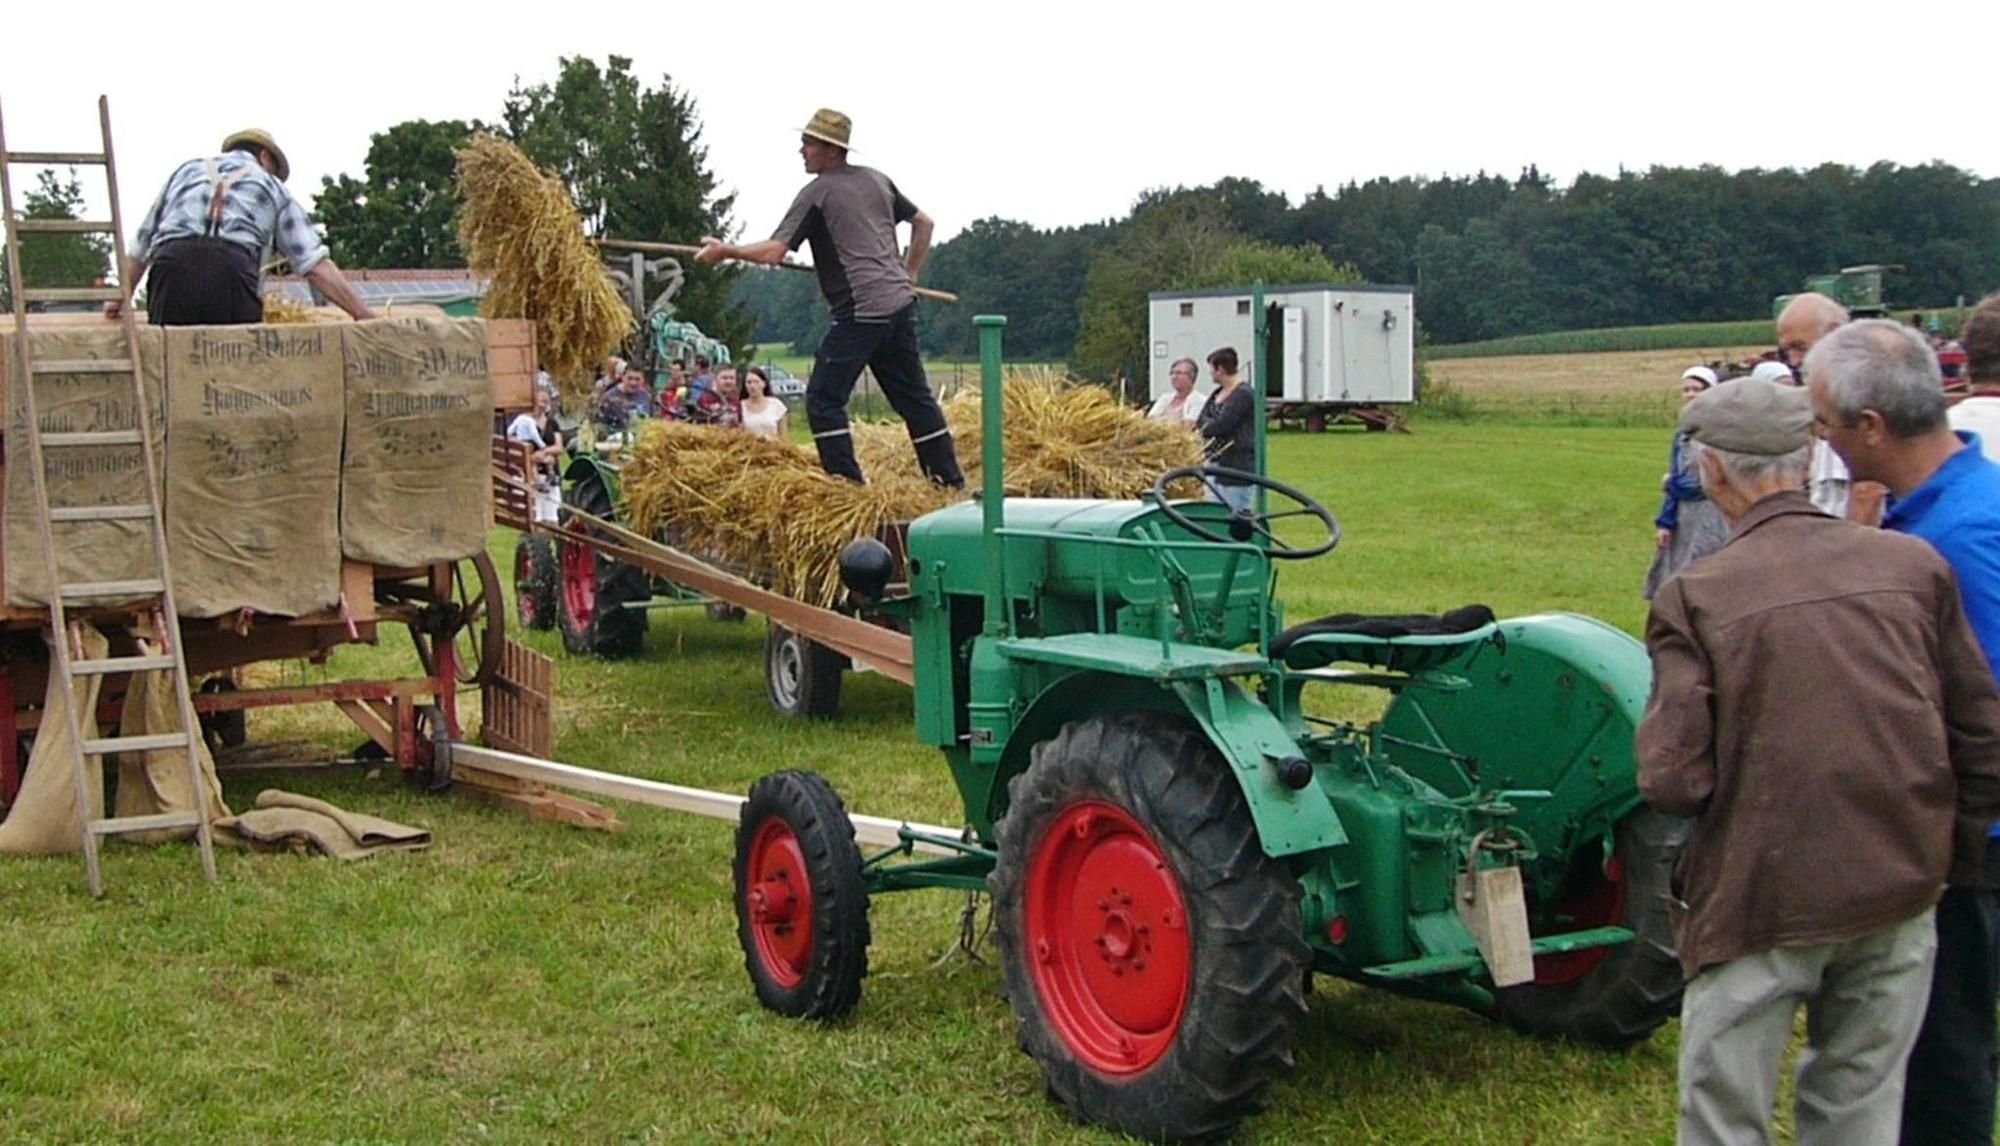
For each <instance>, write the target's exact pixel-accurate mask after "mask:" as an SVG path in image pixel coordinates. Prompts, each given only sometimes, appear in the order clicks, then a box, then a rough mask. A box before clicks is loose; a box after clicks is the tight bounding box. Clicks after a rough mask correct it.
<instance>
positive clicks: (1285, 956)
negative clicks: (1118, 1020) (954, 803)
mask: <svg viewBox="0 0 2000 1146" xmlns="http://www.w3.org/2000/svg"><path fill="white" fill-rule="evenodd" d="M1008 793H1009V799H1010V807H1009V811H1008V813H1007V815H1006V816H1005V817H1004V818H1003V819H1002V820H1001V821H1000V823H999V825H998V827H997V832H998V837H999V840H998V843H999V853H1000V858H999V862H998V863H997V865H996V866H995V868H994V870H993V873H992V875H990V876H989V877H988V879H987V886H988V890H989V891H990V892H991V893H992V895H993V902H994V919H995V932H996V934H997V936H998V939H999V949H1000V962H1001V972H1002V981H1003V986H1004V990H1005V993H1006V995H1007V998H1008V1001H1009V1003H1010V1004H1011V1005H1012V1007H1013V1010H1014V1016H1015V1019H1016V1029H1017V1039H1018V1042H1019V1044H1020V1047H1021V1049H1022V1050H1023V1051H1024V1052H1026V1053H1027V1054H1028V1055H1029V1056H1030V1057H1032V1058H1033V1059H1034V1060H1035V1061H1036V1062H1037V1063H1038V1064H1040V1065H1041V1067H1042V1073H1043V1080H1044V1083H1045V1085H1046V1087H1047V1089H1048V1093H1049V1094H1050V1096H1051V1097H1053V1098H1054V1099H1055V1100H1056V1101H1058V1102H1060V1103H1061V1104H1063V1106H1065V1107H1066V1108H1067V1109H1068V1110H1069V1112H1070V1113H1071V1115H1072V1116H1073V1117H1076V1118H1078V1119H1079V1120H1082V1121H1088V1122H1094V1123H1098V1124H1101V1125H1105V1126H1109V1127H1111V1128H1112V1129H1115V1130H1119V1131H1123V1132H1124V1133H1127V1134H1132V1135H1136V1136H1138V1137H1141V1138H1145V1139H1149V1140H1155V1141H1188V1140H1204V1139H1211V1138H1216V1137H1220V1136H1224V1135H1227V1134H1229V1133H1230V1132H1231V1131H1233V1130H1234V1129H1235V1128H1236V1127H1237V1125H1238V1124H1239V1123H1241V1122H1242V1120H1243V1119H1245V1118H1247V1117H1249V1116H1250V1115H1252V1114H1254V1113H1256V1112H1257V1111H1258V1110H1260V1109H1261V1108H1262V1106H1263V1100H1264V1095H1265V1092H1266V1091H1267V1090H1268V1088H1269V1087H1270V1085H1271V1083H1272V1082H1273V1081H1274V1080H1276V1079H1278V1078H1279V1077H1281V1076H1283V1075H1285V1074H1286V1073H1288V1072H1289V1071H1290V1070H1291V1069H1292V1066H1293V1057H1292V1042H1293V1038H1294V1036H1295V1034H1296V1032H1297V1028H1298V1026H1299V1024H1300V1022H1301V1021H1302V1020H1303V1018H1304V1017H1305V1014H1306V1005H1305V999H1304V986H1303V984H1304V980H1305V970H1306V967H1307V966H1308V965H1309V961H1310V956H1309V952H1308V949H1307V946H1306V942H1305V938H1304V936H1303V933H1302V931H1301V927H1302V923H1301V916H1300V898H1301V892H1300V888H1299V885H1298V882H1297V880H1296V879H1294V878H1293V876H1292V874H1291V873H1290V871H1289V870H1287V869H1286V868H1285V866H1284V865H1283V864H1282V863H1281V862H1279V861H1277V860H1274V859H1272V858H1271V857H1269V856H1267V855H1265V854H1264V851H1263V847H1262V845H1261V844H1260V843H1259V842H1258V838H1257V832H1256V825H1255V823H1254V822H1253V821H1252V819H1251V816H1250V810H1249V806H1248V805H1247V804H1246V803H1245V801H1244V799H1243V794H1242V792H1241V790H1240V789H1239V788H1238V787H1237V784H1236V781H1235V779H1234V778H1233V777H1232V776H1231V775H1230V774H1229V771H1228V767H1227V765H1226V763H1225V762H1224V761H1223V760H1222V758H1221V756H1220V755H1219V754H1218V753H1217V752H1216V751H1215V749H1214V747H1213V746H1212V745H1210V744H1209V743H1208V741H1207V740H1206V739H1205V737H1203V735H1202V734H1201V733H1199V732H1198V731H1197V730H1195V729H1194V728H1192V727H1191V726H1189V725H1187V724H1185V723H1183V722H1182V721H1179V720H1176V719H1174V718H1172V717H1169V716H1165V715H1163V714H1158V713H1121V714H1116V715H1109V716H1095V717H1090V718H1088V719H1085V720H1081V721H1076V722H1074V723H1071V724H1068V725H1065V726H1064V727H1063V728H1062V729H1061V730H1060V731H1059V732H1057V734H1056V735H1055V737H1054V738H1053V739H1051V740H1049V741H1047V742H1045V743H1043V744H1041V745H1038V746H1037V747H1036V748H1035V751H1034V762H1033V764H1031V765H1030V767H1029V768H1028V769H1027V770H1026V771H1024V772H1022V773H1021V774H1020V775H1018V776H1016V777H1014V778H1013V780H1012V781H1011V783H1010V785H1009V788H1008ZM1082 796H1093V797H1096V798H1101V799H1107V800H1109V801H1110V802H1112V803H1115V804H1117V805H1119V806H1121V807H1123V808H1125V809H1126V810H1127V811H1128V812H1129V813H1130V814H1131V815H1133V816H1134V817H1135V818H1136V819H1138V820H1139V821H1140V822H1141V823H1142V824H1145V825H1146V826H1147V827H1148V829H1149V830H1150V831H1152V832H1153V833H1154V834H1155V838H1156V840H1157V841H1158V843H1159V846H1160V847H1161V849H1162V850H1163V851H1164V852H1165V853H1166V855H1167V857H1168V861H1169V863H1170V864H1171V865H1172V867H1173V869H1174V872H1175V874H1176V876H1177V877H1178V878H1179V880H1180V884H1181V893H1182V896H1183V899H1184V902H1185V905H1186V908H1187V913H1188V919H1189V923H1190V926H1191V927H1192V928H1193V935H1192V938H1193V940H1194V942H1193V945H1192V952H1193V960H1194V970H1193V975H1194V988H1193V992H1192V993H1191V994H1190V996H1189V999H1188V1002H1187V1008H1188V1009H1187V1012H1186V1014H1185V1015H1184V1017H1183V1020H1182V1023H1181V1026H1180V1029H1179V1032H1178V1034H1177V1036H1176V1040H1175V1042H1174V1044H1173V1045H1172V1046H1170V1047H1169V1048H1168V1050H1167V1051H1166V1053H1165V1054H1164V1055H1163V1056H1162V1057H1161V1058H1160V1059H1159V1061H1157V1062H1156V1063H1154V1064H1153V1065H1152V1066H1151V1067H1149V1068H1148V1069H1147V1070H1146V1071H1144V1072H1142V1073H1140V1074H1137V1075H1133V1076H1129V1077H1122V1078H1113V1077H1108V1076H1105V1075H1102V1074H1100V1073H1098V1072H1097V1071H1095V1070H1092V1069H1091V1068H1089V1067H1088V1066H1086V1065H1084V1064H1082V1063H1080V1062H1078V1061H1077V1060H1076V1059H1075V1058H1074V1057H1073V1056H1072V1055H1071V1054H1070V1052H1069V1050H1068V1048H1067V1047H1066V1046H1065V1045H1064V1043H1063V1042H1062V1039H1061V1037H1060V1036H1059V1035H1058V1034H1057V1033H1056V1032H1055V1031H1054V1029H1053V1028H1052V1027H1050V1026H1049V1024H1048V1023H1047V1022H1046V1020H1045V1019H1044V1017H1043V1014H1042V1011H1041V1008H1040V1002H1039V999H1038V998H1037V995H1036V991H1035V988H1034V982H1033V977H1032V973H1031V972H1030V970H1029V968H1028V967H1027V965H1026V960H1025V959H1024V958H1023V957H1022V942H1023V939H1022V922H1023V911H1024V904H1023V893H1024V889H1025V886H1026V875H1027V872H1026V858H1027V857H1028V856H1030V855H1032V854H1033V844H1034V842H1035V840H1036V839H1037V837H1038V835H1039V829H1040V827H1041V826H1042V825H1045V824H1047V823H1048V822H1049V821H1050V819H1051V818H1053V817H1054V816H1055V815H1056V814H1057V813H1058V812H1059V811H1060V810H1061V809H1062V808H1063V807H1065V806H1067V804H1068V803H1070V802H1071V801H1073V800H1074V799H1076V798H1078V797H1082Z"/></svg>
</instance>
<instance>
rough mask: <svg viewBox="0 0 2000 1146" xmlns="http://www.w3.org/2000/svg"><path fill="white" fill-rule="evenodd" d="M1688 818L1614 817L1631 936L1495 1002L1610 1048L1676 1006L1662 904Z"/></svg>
mask: <svg viewBox="0 0 2000 1146" xmlns="http://www.w3.org/2000/svg"><path fill="white" fill-rule="evenodd" d="M1687 831H1688V822H1687V821H1686V820H1683V819H1679V818H1677V817H1674V816H1667V815H1663V814H1661V813H1659V812H1654V811H1651V810H1649V809H1643V808H1642V809H1640V810H1638V811H1635V812H1633V813H1631V814H1630V815H1628V816H1626V817H1625V818H1624V819H1623V820H1621V821H1619V824H1618V827H1617V838H1616V848H1617V854H1618V858H1619V862H1620V863H1621V864H1623V865H1624V868H1625V877H1626V880H1627V886H1626V893H1625V904H1626V907H1625V918H1624V920H1623V924H1624V926H1626V927H1629V928H1631V929H1632V931H1633V932H1634V935H1635V938H1634V939H1633V940H1632V942H1630V943H1627V944H1624V945H1623V946H1620V947H1614V948H1612V949H1611V951H1610V952H1609V953H1607V954H1606V955H1605V957H1604V960H1603V961H1602V962H1600V963H1599V964H1598V965H1597V966H1596V967H1594V968H1592V969H1591V970H1590V972H1589V973H1588V974H1586V975H1584V976H1583V977H1582V978H1579V979H1577V980H1576V981H1574V982H1571V983H1564V984H1560V985H1547V986H1543V985H1537V984H1525V985H1523V986H1519V987H1510V988H1508V989H1506V990H1503V991H1500V992H1498V993H1497V994H1496V1001H1495V1010H1496V1011H1497V1012H1498V1015H1499V1017H1500V1018H1501V1020H1502V1021H1504V1022H1505V1023H1506V1024H1507V1025H1508V1026H1511V1027H1513V1028H1514V1029H1516V1030H1519V1031H1522V1032H1524V1033H1526V1034H1531V1035H1538V1036H1542V1037H1549V1038H1563V1039H1569V1040H1572V1041H1575V1042H1580V1043H1588V1044H1590V1045H1593V1046H1599V1047H1605V1048H1608V1049H1613V1050H1616V1049H1621V1048H1624V1047H1629V1046H1632V1045H1633V1044H1635V1043H1640V1042H1644V1041H1645V1040H1646V1039H1647V1038H1649V1037H1651V1035H1652V1034H1653V1032H1654V1031H1656V1030H1658V1029H1660V1027H1661V1026H1662V1025H1663V1024H1665V1023H1666V1021H1667V1020H1668V1019H1670V1018H1672V1017H1674V1016H1675V1015H1676V1014H1678V1013H1680V1005H1681V988H1682V985H1683V980H1682V971H1681V964H1680V955H1679V952H1678V949H1677V948H1676V946H1675V943H1674V929H1673V921H1672V919H1671V918H1670V917H1669V915H1668V911H1667V904H1668V901H1669V899H1670V897H1671V891H1670V881H1671V879H1672V875H1673V867H1674V862H1675V861H1676V860H1677V859H1678V858H1679V856H1680V850H1681V846H1682V844H1684V843H1685V842H1686V840H1687Z"/></svg>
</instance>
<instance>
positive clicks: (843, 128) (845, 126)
mask: <svg viewBox="0 0 2000 1146" xmlns="http://www.w3.org/2000/svg"><path fill="white" fill-rule="evenodd" d="M853 130H854V121H853V120H851V119H849V118H847V117H846V116H844V115H842V114H840V113H839V112H837V111H835V110H833V109H832V108H830V107H823V108H820V109H819V110H818V111H816V112H814V113H813V117H812V122H811V123H808V124H806V125H805V126H804V127H802V128H800V129H799V132H800V133H801V134H803V135H810V136H812V137H813V138H814V139H817V140H819V141H820V142H821V143H831V144H833V145H834V146H835V147H838V148H840V149H841V150H842V151H846V150H847V149H848V147H847V136H848V133H850V132H852V131H853Z"/></svg>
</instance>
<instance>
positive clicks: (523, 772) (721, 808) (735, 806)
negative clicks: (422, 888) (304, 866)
mask: <svg viewBox="0 0 2000 1146" xmlns="http://www.w3.org/2000/svg"><path fill="white" fill-rule="evenodd" d="M451 753H452V773H453V775H456V774H457V773H458V770H459V769H460V768H461V767H466V768H475V769H479V770H481V771H485V772H492V773H497V774H499V775H502V776H512V777H514V778H516V779H521V780H532V781H534V782H536V783H540V784H547V785H548V786H549V787H551V788H567V789H570V790H571V791H576V792H585V793H588V794H590V795H593V796H604V797H607V798H609V799H613V800H629V801H631V802H632V803H635V804H645V805H647V806H649V807H654V808H667V809H670V810H672V811H676V812H691V813H693V814H695V815H697V816H708V817H710V818H711V819H718V820H736V819H738V818H739V816H740V814H741V810H742V807H743V801H744V797H742V796H736V795H731V794H730V793H727V792H710V791H706V790H704V789H701V788H686V787H682V786H681V785H679V784H667V783H662V782H661V781H658V780H642V779H640V778H638V777H637V776H620V775H618V774H616V773H613V772H599V771H597V770H595V769H592V768H579V767H578V766H576V765H574V764H560V763H557V762H556V761H553V760H537V759H534V758H532V757H528V756H522V755H519V754H516V753H511V752H500V751H497V750H495V749H491V748H481V747H479V746H478V745H474V744H453V745H452V746H451ZM847 818H848V819H849V820H851V821H853V823H854V839H855V842H857V843H859V844H861V845H862V846H863V847H870V848H887V847H896V846H898V845H899V844H901V843H902V837H901V835H900V832H901V830H902V829H903V828H905V827H908V828H909V829H910V830H911V831H914V832H921V833H923V834H925V835H932V836H945V837H955V836H957V835H959V834H960V833H959V830H958V829H957V828H943V827H938V826H937V825H934V824H916V823H910V822H909V821H907V820H892V819H886V818H884V817H882V816H864V815H861V814H859V813H850V814H849V815H848V817H847ZM911 848H912V850H914V851H916V852H918V853H921V854H923V855H940V856H949V855H958V854H961V853H959V852H958V851H956V850H954V849H952V848H948V847H945V846H943V845H941V844H932V843H926V842H924V841H923V840H916V841H913V842H912V844H911Z"/></svg>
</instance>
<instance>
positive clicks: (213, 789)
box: [112, 641, 229, 844]
mask: <svg viewBox="0 0 2000 1146" xmlns="http://www.w3.org/2000/svg"><path fill="white" fill-rule="evenodd" d="M139 652H140V655H142V656H153V655H156V654H157V653H158V652H159V647H158V646H157V645H153V644H150V643H148V642H145V641H141V642H139ZM179 707H180V701H179V699H178V698H177V697H175V696H174V674H173V673H171V672H142V673H134V674H133V675H132V683H131V684H130V685H129V686H127V688H126V690H125V705H124V707H123V708H122V709H120V716H119V725H118V734H119V735H120V736H152V735H155V734H158V733H164V732H179V731H180V730H181V717H180V713H179V712H178V711H176V710H177V709H179ZM195 731H196V733H197V735H196V736H195V742H194V751H195V759H196V763H197V764H198V765H199V766H200V769H201V785H202V788H203V790H204V791H205V792H206V793H207V797H208V820H209V823H211V824H212V823H214V822H215V821H217V820H219V819H223V818H224V817H226V816H228V815H229V808H228V807H227V806H226V805H224V804H223V802H222V784H221V782H220V781H218V780H217V779H216V777H215V757H214V756H212V755H210V754H209V751H208V741H207V740H206V738H204V737H202V736H200V735H199V732H200V730H199V728H197V729H196V730H195ZM193 810H194V797H193V796H192V794H191V790H190V789H189V787H188V768H187V753H186V752H184V751H182V750H181V749H179V748H168V749H163V750H161V751H158V752H140V753H120V754H119V756H118V794H117V796H116V797H115V798H114V799H113V800H112V814H113V815H117V816H151V815H157V814H159V813H162V812H190V811H193ZM121 838H123V839H128V840H133V841H136V842H138V843H142V844H158V843H165V842H167V841H168V840H185V839H193V838H194V829H193V828H169V829H166V830H164V831H158V832H127V833H125V834H124V835H123V836H122V837H121Z"/></svg>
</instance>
